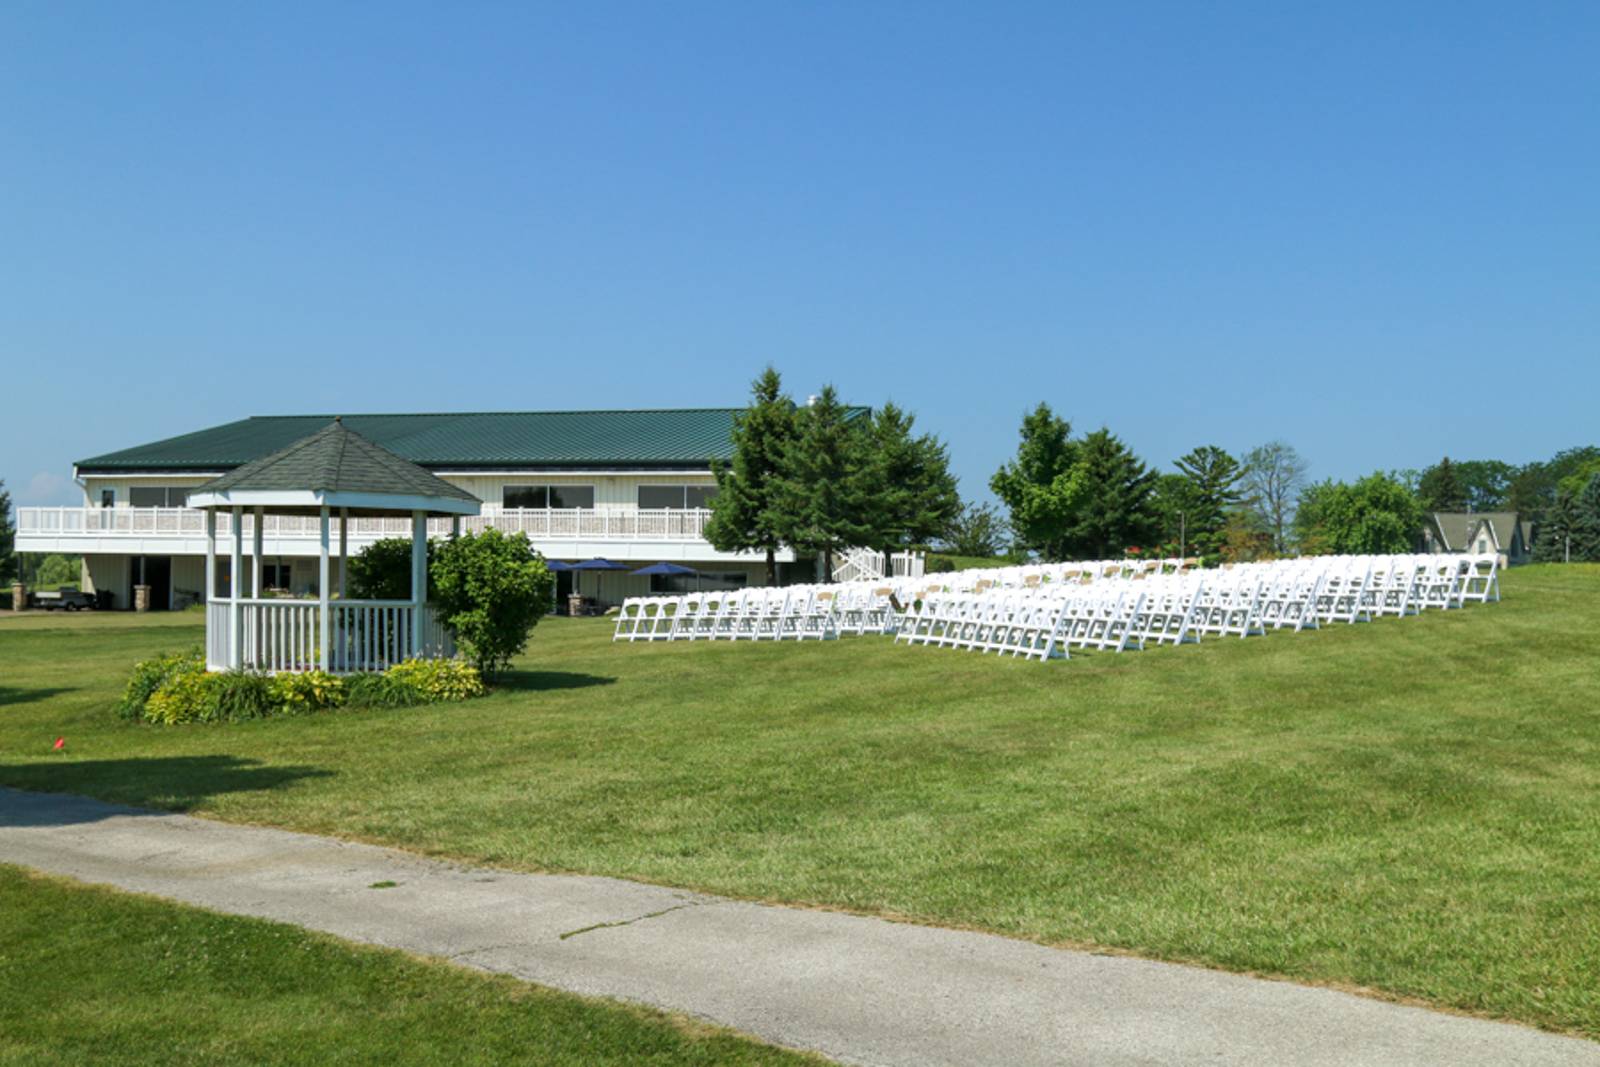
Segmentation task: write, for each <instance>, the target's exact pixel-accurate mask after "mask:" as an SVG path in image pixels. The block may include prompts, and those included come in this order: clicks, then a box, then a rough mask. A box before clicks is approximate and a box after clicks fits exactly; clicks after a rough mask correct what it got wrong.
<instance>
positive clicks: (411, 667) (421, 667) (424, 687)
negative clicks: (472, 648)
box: [384, 659, 483, 702]
mask: <svg viewBox="0 0 1600 1067" xmlns="http://www.w3.org/2000/svg"><path fill="white" fill-rule="evenodd" d="M384 674H385V675H387V676H388V677H390V678H393V679H395V680H396V681H398V682H400V683H401V684H403V685H408V686H410V687H412V688H413V689H415V690H416V691H417V692H418V693H420V694H421V695H422V696H423V697H424V698H425V699H426V700H427V701H430V702H431V701H441V700H467V699H470V698H471V697H481V696H483V676H482V675H480V674H479V673H478V668H476V667H474V666H473V665H472V664H470V663H464V662H462V661H461V660H456V659H408V660H405V661H404V662H402V663H396V664H395V665H394V666H393V667H390V668H389V669H388V670H387V671H385V672H384Z"/></svg>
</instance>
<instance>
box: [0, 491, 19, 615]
mask: <svg viewBox="0 0 1600 1067" xmlns="http://www.w3.org/2000/svg"><path fill="white" fill-rule="evenodd" d="M16 548H17V527H16V524H15V523H14V522H12V520H11V493H10V492H9V491H7V489H6V483H5V479H3V478H0V588H3V589H4V596H5V598H6V603H7V604H10V603H11V583H12V581H13V580H15V578H16V577H17V553H16Z"/></svg>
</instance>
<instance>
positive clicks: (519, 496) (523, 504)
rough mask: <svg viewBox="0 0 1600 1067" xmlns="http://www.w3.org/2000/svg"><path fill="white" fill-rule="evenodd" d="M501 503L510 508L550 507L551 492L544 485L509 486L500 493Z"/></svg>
mask: <svg viewBox="0 0 1600 1067" xmlns="http://www.w3.org/2000/svg"><path fill="white" fill-rule="evenodd" d="M500 503H501V504H503V505H505V506H506V507H508V508H545V507H549V506H550V503H549V491H548V490H547V489H546V488H545V487H544V486H542V485H508V486H506V487H505V488H504V489H502V490H501V491H500Z"/></svg>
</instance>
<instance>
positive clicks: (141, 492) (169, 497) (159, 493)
mask: <svg viewBox="0 0 1600 1067" xmlns="http://www.w3.org/2000/svg"><path fill="white" fill-rule="evenodd" d="M188 501H189V490H187V489H179V488H177V487H176V486H167V485H136V486H134V487H132V488H131V489H129V490H128V503H130V504H132V505H133V506H134V507H136V508H181V507H183V505H184V504H186V503H188Z"/></svg>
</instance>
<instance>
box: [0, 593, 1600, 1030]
mask: <svg viewBox="0 0 1600 1067" xmlns="http://www.w3.org/2000/svg"><path fill="white" fill-rule="evenodd" d="M1504 591H1505V594H1506V597H1507V599H1506V600H1505V601H1504V602H1503V603H1501V604H1498V605H1488V606H1474V607H1471V608H1468V609H1466V610H1464V611H1459V612H1449V613H1440V612H1430V613H1429V614H1428V615H1426V616H1424V617H1421V618H1412V619H1404V620H1400V619H1387V620H1381V621H1378V622H1373V623H1369V624H1363V625H1358V626H1342V625H1341V626H1338V627H1334V628H1330V629H1325V630H1323V631H1321V632H1316V633H1304V634H1298V635H1296V634H1291V633H1287V632H1285V633H1278V634H1272V635H1270V636H1267V637H1264V638H1252V639H1250V640H1244V641H1241V640H1238V639H1231V640H1221V639H1211V640H1208V641H1206V642H1205V643H1204V644H1203V645H1201V646H1199V647H1195V646H1186V647H1183V648H1161V649H1154V650H1152V651H1148V652H1143V653H1126V654H1123V655H1120V656H1119V655H1114V654H1109V653H1107V654H1100V655H1083V656H1077V657H1074V659H1073V660H1072V661H1071V662H1069V663H1054V664H1046V665H1041V664H1037V663H1024V662H1015V661H996V660H995V659H994V658H992V657H987V658H986V657H980V656H977V655H974V654H970V653H960V652H953V651H948V650H938V649H929V648H915V649H911V648H905V647H898V648H897V647H894V646H892V645H891V644H890V643H889V642H888V641H887V640H884V639H878V638H865V639H854V640H851V639H846V640H842V641H838V642H834V643H829V644H815V643H806V644H784V645H771V644H763V645H750V644H739V645H731V644H725V643H724V644H703V643H694V644H674V645H670V646H668V645H644V644H639V645H631V646H629V645H613V644H611V642H610V629H611V624H610V622H609V621H605V620H551V621H548V622H546V623H544V624H541V626H540V627H539V629H538V630H537V631H536V635H535V637H534V640H533V643H532V645H531V646H530V654H529V655H528V656H526V657H525V658H524V659H523V660H522V661H520V663H519V668H520V669H519V671H518V672H517V673H516V675H515V676H514V677H513V678H512V679H511V684H510V685H508V686H507V687H505V688H504V689H502V690H501V691H500V692H498V693H496V694H494V695H493V696H491V697H489V698H486V699H483V700H479V701H474V702H471V703H468V704H464V705H457V706H453V707H447V708H431V709H410V710H397V711H383V712H340V713H334V714H328V715H324V716H321V717H316V718H310V719H301V720H281V721H275V722H273V721H269V722H260V723H249V724H244V725H238V726H227V727H187V728H177V729H161V728H154V727H139V726H126V725H123V724H120V723H118V722H116V721H115V720H114V719H113V718H112V717H111V712H110V707H111V704H112V702H113V700H114V699H115V697H116V694H117V692H118V690H119V688H120V686H121V684H122V681H123V679H124V677H125V675H126V672H127V668H128V667H129V665H131V663H132V662H133V661H134V660H135V659H138V658H140V657H142V656H146V655H149V654H151V653H153V652H156V651H158V650H160V649H163V648H177V647H180V646H183V645H187V644H192V643H195V642H197V641H198V640H199V637H200V630H199V629H198V628H197V627H195V626H194V625H193V624H192V621H191V620H189V619H178V620H172V621H169V620H164V619H155V618H150V619H148V620H145V619H138V618H134V617H132V616H126V615H124V616H108V617H94V616H89V617H84V618H72V619H66V618H49V617H46V618H39V617H35V618H21V619H14V620H9V621H4V622H0V705H3V707H0V782H3V783H5V784H10V785H15V786H20V787H25V788H32V789H46V790H59V791H69V792H78V793H87V794H91V795H95V796H100V797H106V798H110V799H114V800H120V801H126V802H131V803H136V804H148V805H154V806H159V807H165V808H173V809H179V810H188V811H194V812H199V813H202V814H206V815H209V816H213V817H216V818H221V819H232V820H238V821H244V822H253V823H270V824H275V825H281V826H288V827H293V828H296V829H302V830H310V831H315V832H322V833H331V834H341V835H346V836H350V837H356V838H362V839H366V840H372V841H380V842H385V843H390V844H396V845H401V846H404V847H407V848H411V849H415V850H419V851H423V852H430V853H437V854H442V855H449V856H455V857H462V858H466V859H471V860H478V861H486V862H490V863H495V864H501V865H505V866H509V867H517V868H525V869H551V870H571V871H585V872H594V873H603V874H611V875H618V876H622V877H628V878H638V879H645V880H649V881H655V882H662V883H668V884H672V885H679V886H688V887H693V888H697V889H703V890H710V891H714V892H721V893H728V894H734V895H738V896H744V897H751V898H758V899H770V900H781V901H794V902H803V903H808V904H815V905H821V906H827V907H837V908H846V909H851V910H854V911H860V912H867V913H878V914H887V915H894V916H903V917H909V918H912V919H916V920H919V921H925V922H933V923H944V924H950V925H958V926H971V927H978V928H982V929H987V930H994V931H998V932H1001V933H1004V934H1009V935H1013V936H1018V937H1025V938H1031V939H1035V940H1039V941H1043V942H1048V943H1058V944H1088V945H1099V946H1109V947H1113V948H1117V949H1122V950H1127V951H1131V952H1136V953H1141V954H1145V955H1150V956H1155V957H1160V958H1164V959H1175V960H1189V961H1197V962H1201V963H1205V964H1208V965H1212V966H1218V967H1225V968H1229V969H1234V970H1241V971H1254V972H1259V973H1265V974H1271V975H1280V976H1286V977H1290V978H1294V979H1297V980H1304V981H1319V982H1330V983H1338V984H1348V985H1355V986H1362V987H1368V988H1373V989H1377V990H1381V991H1383V992H1385V993H1386V994H1389V995H1394V996H1404V997H1413V998H1418V999H1420V1000H1424V1001H1427V1002H1430V1003H1433V1004H1437V1005H1445V1006H1450V1007H1453V1008H1456V1009H1461V1010H1467V1011H1473V1012H1479V1013H1484V1014H1488V1015H1493V1016H1500V1017H1506V1018H1512V1019H1518V1020H1522V1021H1525V1022H1530V1023H1535V1024H1539V1025H1542V1026H1546V1027H1551V1028H1556V1029H1563V1030H1569V1031H1574V1032H1579V1033H1583V1034H1586V1035H1589V1036H1591V1037H1600V655H1597V645H1596V637H1597V635H1600V567H1579V566H1574V567H1571V568H1566V569H1562V568H1557V567H1530V568H1524V569H1522V570H1519V571H1516V572H1513V573H1512V574H1511V575H1509V576H1507V577H1506V578H1505V579H1504ZM58 735H64V736H65V737H66V738H67V746H66V749H65V751H64V752H61V753H54V752H52V751H51V750H50V743H51V742H52V741H53V740H54V738H55V737H56V736H58Z"/></svg>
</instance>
